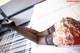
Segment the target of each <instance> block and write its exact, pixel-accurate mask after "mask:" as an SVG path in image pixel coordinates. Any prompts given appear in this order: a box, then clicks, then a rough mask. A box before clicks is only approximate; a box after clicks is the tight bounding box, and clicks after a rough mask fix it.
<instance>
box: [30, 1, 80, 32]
mask: <svg viewBox="0 0 80 53" xmlns="http://www.w3.org/2000/svg"><path fill="white" fill-rule="evenodd" d="M79 9H80V2H78V3H76V2H66V0H47V1H45V2H43V3H40V4H38V5H35V6H34V13H33V15H32V18H31V22H30V25H29V27H32V28H33V29H35V30H37V31H39V32H41V31H44V30H46V29H47V28H49V27H50V26H52V25H53V24H54V23H55V22H57V21H59V20H60V19H62V18H63V17H66V16H67V17H68V16H69V17H72V18H76V19H77V18H79V17H80V16H79V15H80V13H79V12H80V10H79Z"/></svg>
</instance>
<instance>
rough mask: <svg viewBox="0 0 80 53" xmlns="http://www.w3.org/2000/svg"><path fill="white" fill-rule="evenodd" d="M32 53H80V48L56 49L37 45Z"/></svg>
mask: <svg viewBox="0 0 80 53" xmlns="http://www.w3.org/2000/svg"><path fill="white" fill-rule="evenodd" d="M31 53H80V46H70V47H69V46H67V47H66V46H64V47H54V46H47V45H37V46H35V47H34V48H33V49H32V51H31Z"/></svg>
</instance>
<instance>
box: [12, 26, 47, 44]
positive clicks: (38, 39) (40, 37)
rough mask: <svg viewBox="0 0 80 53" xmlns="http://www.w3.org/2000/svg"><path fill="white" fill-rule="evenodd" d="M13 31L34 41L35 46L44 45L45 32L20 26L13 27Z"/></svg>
mask: <svg viewBox="0 0 80 53" xmlns="http://www.w3.org/2000/svg"><path fill="white" fill-rule="evenodd" d="M14 29H15V30H16V31H17V32H19V33H21V34H22V35H23V36H24V37H26V38H28V39H30V40H31V41H34V42H35V43H37V44H46V42H45V36H46V35H48V33H47V30H45V31H43V32H38V31H36V30H33V29H30V28H24V27H20V26H16V27H14Z"/></svg>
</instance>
